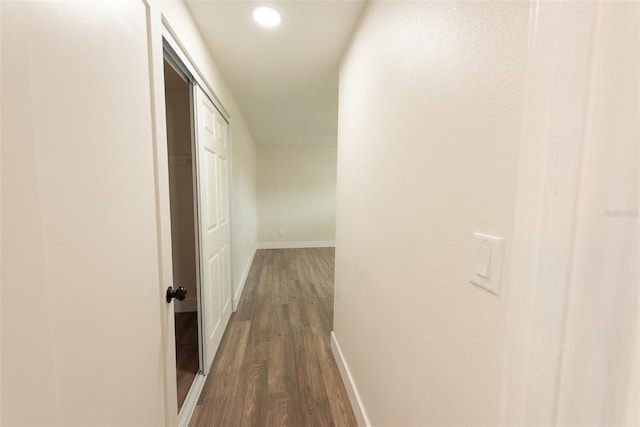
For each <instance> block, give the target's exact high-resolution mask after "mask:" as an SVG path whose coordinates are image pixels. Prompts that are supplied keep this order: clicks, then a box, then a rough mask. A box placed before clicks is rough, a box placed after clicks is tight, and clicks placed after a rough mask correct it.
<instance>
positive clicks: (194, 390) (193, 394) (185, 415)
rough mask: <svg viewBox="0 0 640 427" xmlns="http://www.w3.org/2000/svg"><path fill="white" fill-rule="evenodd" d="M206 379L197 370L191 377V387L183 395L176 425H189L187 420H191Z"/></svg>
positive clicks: (182, 426)
mask: <svg viewBox="0 0 640 427" xmlns="http://www.w3.org/2000/svg"><path fill="white" fill-rule="evenodd" d="M206 379H207V377H206V376H204V375H203V374H202V372H199V373H198V375H196V377H195V378H194V379H193V382H192V383H191V388H190V389H189V392H188V393H187V397H185V399H184V403H183V404H182V408H181V409H180V413H179V414H178V427H187V426H188V425H189V421H191V416H192V415H193V411H194V410H195V409H196V405H197V404H198V399H200V393H202V389H203V388H204V383H205V381H206Z"/></svg>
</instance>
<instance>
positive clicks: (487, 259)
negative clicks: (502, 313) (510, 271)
mask: <svg viewBox="0 0 640 427" xmlns="http://www.w3.org/2000/svg"><path fill="white" fill-rule="evenodd" d="M471 249H472V250H471V269H470V270H471V277H470V280H471V283H473V284H476V285H478V286H480V287H483V288H485V289H487V290H489V291H491V292H493V293H494V294H496V295H499V291H500V275H501V270H502V238H501V237H496V236H490V235H488V234H482V233H473V240H472V248H471Z"/></svg>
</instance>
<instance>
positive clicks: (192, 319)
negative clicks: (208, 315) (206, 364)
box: [175, 311, 200, 411]
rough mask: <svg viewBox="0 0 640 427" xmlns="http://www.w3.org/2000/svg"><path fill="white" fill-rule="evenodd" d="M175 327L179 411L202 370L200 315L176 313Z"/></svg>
mask: <svg viewBox="0 0 640 427" xmlns="http://www.w3.org/2000/svg"><path fill="white" fill-rule="evenodd" d="M175 325H176V328H175V329H176V379H177V386H178V411H179V410H180V408H182V404H183V403H184V399H185V398H186V397H187V393H189V389H190V388H191V384H192V383H193V379H194V378H195V377H196V374H197V373H198V370H199V368H200V366H199V364H200V362H199V359H198V357H199V356H198V313H197V312H195V311H193V312H185V313H175Z"/></svg>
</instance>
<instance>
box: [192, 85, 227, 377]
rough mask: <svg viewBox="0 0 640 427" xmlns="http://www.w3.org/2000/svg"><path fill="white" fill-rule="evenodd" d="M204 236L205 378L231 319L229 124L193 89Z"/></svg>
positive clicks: (202, 276)
mask: <svg viewBox="0 0 640 427" xmlns="http://www.w3.org/2000/svg"><path fill="white" fill-rule="evenodd" d="M193 90H194V100H195V126H196V132H195V133H196V168H197V176H198V180H197V195H198V211H199V212H198V213H199V215H198V218H199V236H200V281H201V282H200V286H201V288H200V289H201V296H202V300H201V302H200V304H201V310H202V313H203V314H204V316H203V317H204V321H203V323H202V328H203V337H204V343H203V350H204V357H203V360H204V366H203V371H204V374H205V375H206V374H207V373H208V372H209V369H210V368H211V364H212V363H213V359H214V357H215V354H216V351H217V349H218V346H219V344H220V340H221V339H222V335H223V333H224V330H225V328H226V326H227V323H228V322H229V318H230V316H231V309H232V306H231V281H230V236H229V185H228V182H229V180H228V170H229V167H228V164H229V162H228V152H229V144H228V130H227V122H226V120H225V119H224V118H223V117H222V115H221V114H220V112H218V110H217V109H216V107H215V106H214V104H213V102H211V100H210V99H209V98H208V96H207V95H206V94H205V93H204V92H203V90H202V89H201V88H200V87H199V86H198V85H194V86H193Z"/></svg>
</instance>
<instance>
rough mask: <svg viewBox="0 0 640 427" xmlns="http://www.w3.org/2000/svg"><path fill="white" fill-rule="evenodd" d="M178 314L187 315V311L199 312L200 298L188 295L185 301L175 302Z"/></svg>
mask: <svg viewBox="0 0 640 427" xmlns="http://www.w3.org/2000/svg"><path fill="white" fill-rule="evenodd" d="M174 304H175V309H174V311H175V312H176V313H185V312H187V311H198V298H197V297H196V296H195V295H188V296H187V297H186V298H185V299H184V301H178V300H177V299H176V300H174Z"/></svg>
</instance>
